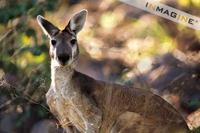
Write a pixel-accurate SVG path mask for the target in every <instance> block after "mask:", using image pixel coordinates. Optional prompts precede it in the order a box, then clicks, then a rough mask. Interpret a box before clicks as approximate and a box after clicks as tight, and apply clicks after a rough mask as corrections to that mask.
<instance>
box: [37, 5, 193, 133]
mask: <svg viewBox="0 0 200 133" xmlns="http://www.w3.org/2000/svg"><path fill="white" fill-rule="evenodd" d="M86 16H87V10H85V9H84V10H81V11H79V12H78V13H76V14H74V15H73V17H72V18H71V19H70V21H69V22H68V24H67V26H66V27H65V28H64V29H63V30H60V29H59V28H57V27H56V26H54V25H53V24H52V23H50V22H49V21H48V20H46V19H45V18H44V17H42V16H40V15H39V16H37V20H38V23H39V25H40V26H41V28H42V30H43V31H44V33H45V34H46V35H47V36H48V37H49V39H50V50H49V54H50V57H51V86H50V89H49V90H48V92H47V94H46V99H47V104H48V105H49V107H50V110H51V112H52V113H53V114H54V115H56V116H57V117H58V120H59V122H60V123H61V125H62V127H63V128H64V129H65V130H66V132H69V133H70V132H86V133H118V132H120V133H176V132H181V133H188V132H189V130H188V127H187V124H186V122H185V120H184V119H183V117H182V116H181V115H180V114H179V113H178V112H177V111H176V110H175V109H174V108H173V107H172V106H171V105H170V104H168V103H167V102H166V101H164V100H163V99H162V98H161V97H159V96H157V95H155V94H153V93H152V92H150V91H148V90H145V89H139V88H132V87H126V86H121V85H118V84H111V83H105V82H103V81H97V80H95V79H93V78H91V77H89V76H87V75H85V74H83V73H80V72H78V71H76V70H75V67H76V66H77V65H81V64H78V63H77V59H78V57H79V47H78V41H77V34H78V32H79V31H80V30H81V29H82V28H83V26H84V23H85V20H86Z"/></svg>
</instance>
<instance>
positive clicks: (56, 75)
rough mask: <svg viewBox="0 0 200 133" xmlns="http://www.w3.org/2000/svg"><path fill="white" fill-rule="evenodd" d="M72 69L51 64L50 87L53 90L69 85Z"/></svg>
mask: <svg viewBox="0 0 200 133" xmlns="http://www.w3.org/2000/svg"><path fill="white" fill-rule="evenodd" d="M73 74H74V68H72V67H70V66H64V67H58V66H55V65H54V64H53V63H51V85H52V87H53V88H54V90H57V89H62V88H63V87H64V86H66V85H70V82H71V80H72V76H73Z"/></svg>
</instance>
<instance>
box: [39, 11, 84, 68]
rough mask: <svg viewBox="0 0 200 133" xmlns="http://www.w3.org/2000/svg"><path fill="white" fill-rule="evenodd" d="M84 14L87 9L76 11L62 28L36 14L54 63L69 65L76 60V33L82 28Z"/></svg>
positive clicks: (77, 51) (77, 52) (77, 50)
mask: <svg viewBox="0 0 200 133" xmlns="http://www.w3.org/2000/svg"><path fill="white" fill-rule="evenodd" d="M86 15H87V10H81V11H80V12H78V13H76V14H75V15H74V16H73V17H72V18H71V19H70V20H69V22H68V24H67V26H66V27H65V28H64V29H63V30H60V29H59V28H57V27H56V26H54V25H53V24H52V23H50V22H49V21H47V20H46V19H44V17H42V16H40V15H38V16H37V21H38V23H39V25H40V26H41V28H42V30H43V32H44V33H45V34H46V35H48V37H49V39H50V50H49V54H50V57H51V61H52V63H53V64H54V65H56V66H60V67H62V66H71V65H73V63H74V62H75V61H76V60H77V58H78V54H79V49H78V44H77V33H78V32H79V31H80V30H81V29H82V28H83V26H84V23H85V20H86Z"/></svg>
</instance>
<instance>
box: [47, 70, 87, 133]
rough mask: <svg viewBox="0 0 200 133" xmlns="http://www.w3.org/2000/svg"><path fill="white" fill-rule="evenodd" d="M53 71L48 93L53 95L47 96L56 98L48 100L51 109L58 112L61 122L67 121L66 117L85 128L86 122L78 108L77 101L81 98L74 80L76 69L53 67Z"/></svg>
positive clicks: (80, 127)
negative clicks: (51, 100)
mask: <svg viewBox="0 0 200 133" xmlns="http://www.w3.org/2000/svg"><path fill="white" fill-rule="evenodd" d="M51 71H52V72H51V80H52V82H51V88H50V90H49V92H48V93H47V95H51V96H47V97H51V98H50V99H54V101H53V102H48V104H49V105H50V108H51V110H52V111H53V112H55V114H57V116H58V119H59V120H60V121H61V122H64V123H65V121H66V119H69V121H70V122H72V123H74V124H75V123H76V125H79V126H78V128H79V129H80V130H81V129H83V128H84V122H83V121H81V119H82V118H81V115H80V114H81V113H80V110H79V109H78V108H77V103H78V101H80V100H78V99H79V98H80V94H79V88H78V87H77V86H76V87H75V86H74V85H73V82H72V76H73V72H74V70H71V69H68V68H52V70H51ZM52 97H53V98H52ZM47 101H48V99H47ZM53 109H54V110H53ZM66 116H67V117H66Z"/></svg>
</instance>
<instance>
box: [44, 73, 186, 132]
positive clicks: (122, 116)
mask: <svg viewBox="0 0 200 133" xmlns="http://www.w3.org/2000/svg"><path fill="white" fill-rule="evenodd" d="M71 82H72V84H73V85H74V87H75V88H80V89H81V90H80V91H81V94H82V95H84V96H87V97H88V98H90V99H91V101H92V102H94V104H95V105H96V106H97V107H98V108H99V109H100V110H101V111H102V114H103V117H102V124H101V128H100V132H101V133H109V132H113V133H116V132H121V133H152V132H153V133H176V132H182V133H187V132H189V130H188V128H187V125H186V122H185V121H184V119H183V118H182V116H181V115H180V114H179V113H178V112H177V111H176V110H175V109H174V108H173V107H172V106H171V105H170V104H168V103H167V102H166V101H164V100H163V99H162V98H160V97H159V96H157V95H154V94H152V93H151V92H149V91H147V90H143V89H137V88H129V87H125V86H121V85H116V84H106V83H104V82H101V81H96V80H94V79H92V78H90V77H88V76H86V75H84V74H81V73H79V72H77V71H74V73H73V76H72V79H71ZM56 95H57V94H55V93H54V91H52V90H51V89H50V90H49V92H48V93H47V100H52V99H54V100H55V101H56V98H55V96H56ZM79 102H80V103H81V101H77V104H78V103H79ZM64 103H67V106H66V105H65V104H64ZM48 104H49V106H50V108H51V109H52V110H54V111H53V112H55V114H59V113H61V112H62V111H61V110H56V108H55V107H56V105H55V104H53V102H50V101H49V102H48ZM62 104H63V105H61V106H62V108H63V113H65V112H67V110H69V112H70V113H69V114H71V115H69V114H68V113H67V114H64V115H62V116H60V117H61V118H59V119H60V120H61V119H69V120H70V119H74V120H73V121H74V123H72V124H73V125H74V126H75V127H79V126H80V127H79V128H78V129H79V131H80V132H84V128H85V127H84V123H83V120H81V119H80V117H79V116H78V115H77V114H76V113H75V110H76V109H73V107H72V106H70V103H68V101H65V100H64V101H63V103H62ZM83 108H84V107H83ZM88 113H89V115H90V112H88ZM91 113H93V112H92V111H91ZM68 117H70V118H68ZM63 127H66V126H65V125H64V126H63Z"/></svg>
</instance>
